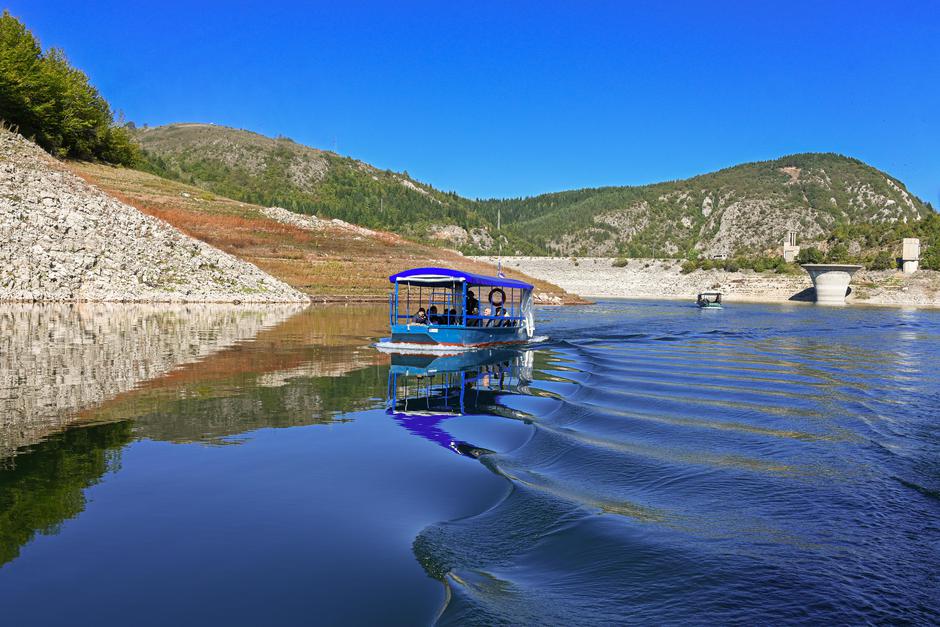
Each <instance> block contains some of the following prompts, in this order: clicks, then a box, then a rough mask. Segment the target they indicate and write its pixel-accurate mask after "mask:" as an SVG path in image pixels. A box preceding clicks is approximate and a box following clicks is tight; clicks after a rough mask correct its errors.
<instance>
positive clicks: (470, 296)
mask: <svg viewBox="0 0 940 627" xmlns="http://www.w3.org/2000/svg"><path fill="white" fill-rule="evenodd" d="M479 313H480V301H478V300H477V295H476V294H474V293H473V292H472V291H470V292H467V315H468V316H476V315H478V314H479ZM469 326H471V327H478V326H480V321H479V320H471V321H470V322H469Z"/></svg>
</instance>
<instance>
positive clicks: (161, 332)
mask: <svg viewBox="0 0 940 627" xmlns="http://www.w3.org/2000/svg"><path fill="white" fill-rule="evenodd" d="M300 310H301V309H300V307H298V306H290V305H289V306H273V307H251V308H249V307H239V306H234V305H185V306H168V305H159V306H158V305H114V304H82V305H32V304H5V305H2V306H0V457H3V456H6V455H9V454H10V453H12V452H13V451H15V450H16V449H17V448H20V447H22V446H26V445H29V444H32V443H35V442H36V441H38V440H40V439H41V438H42V437H44V436H45V435H47V434H49V433H52V432H55V431H57V430H60V429H62V428H63V427H65V426H67V425H69V424H71V423H73V422H74V421H75V420H76V419H77V418H78V413H79V412H81V411H82V410H87V409H88V408H91V407H95V406H97V405H99V404H100V403H102V402H105V401H107V400H108V399H110V398H113V397H115V396H117V395H119V394H121V393H123V392H127V391H128V390H132V389H133V388H135V386H138V385H140V384H141V383H143V382H145V381H148V380H152V379H156V378H158V377H161V376H163V375H165V374H166V373H168V372H170V371H171V370H173V369H174V368H176V367H178V366H179V365H180V364H185V363H191V362H195V361H199V360H203V359H205V358H206V357H207V356H209V355H211V354H213V353H215V352H217V351H219V350H222V349H224V348H225V347H228V346H232V345H234V344H236V343H237V342H239V341H243V340H246V339H250V338H252V337H254V336H256V335H257V334H258V332H259V331H261V330H262V329H264V328H266V327H270V326H272V325H276V324H278V323H280V322H282V321H284V320H285V319H287V318H289V317H290V316H292V315H294V314H296V313H297V312H298V311H300Z"/></svg>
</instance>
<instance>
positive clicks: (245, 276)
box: [0, 129, 308, 302]
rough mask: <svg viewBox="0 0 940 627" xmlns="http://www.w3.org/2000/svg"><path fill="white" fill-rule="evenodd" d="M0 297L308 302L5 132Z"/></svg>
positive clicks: (0, 177)
mask: <svg viewBox="0 0 940 627" xmlns="http://www.w3.org/2000/svg"><path fill="white" fill-rule="evenodd" d="M0 300H6V301H11V300H12V301H69V300H77V301H133V302H147V301H152V302H235V301H242V302H306V301H307V300H308V299H307V297H306V296H305V295H304V294H302V293H300V292H298V291H296V290H294V289H293V288H291V287H290V286H288V285H287V284H286V283H283V282H281V281H279V280H278V279H275V278H274V277H271V276H269V275H268V274H265V273H264V272H262V271H261V270H259V269H258V268H257V267H256V266H254V265H252V264H250V263H246V262H244V261H241V260H239V259H237V258H235V257H233V256H231V255H228V254H226V253H224V252H222V251H219V250H217V249H215V248H213V247H212V246H210V245H208V244H206V243H204V242H201V241H199V240H196V239H193V238H191V237H188V236H187V235H184V234H183V233H181V232H180V231H178V230H177V229H175V228H173V227H172V226H170V225H169V224H167V223H165V222H163V221H161V220H158V219H156V218H153V217H151V216H147V215H144V214H143V213H141V212H140V211H138V210H137V209H135V208H134V207H131V206H129V205H126V204H124V203H122V202H120V201H118V200H116V199H114V198H112V197H110V196H108V195H107V194H105V193H103V192H101V191H100V190H98V189H97V188H95V187H93V186H91V185H89V184H88V183H86V182H85V181H83V180H82V179H80V178H78V177H77V176H75V175H74V174H72V173H71V172H69V171H68V170H66V169H65V168H63V167H62V166H61V165H60V164H59V163H58V162H56V161H55V160H54V159H53V158H51V157H50V156H49V155H47V154H46V153H45V152H43V151H42V150H41V149H40V148H39V147H38V146H36V145H35V144H33V143H32V142H29V141H27V140H26V139H23V138H22V137H20V136H19V135H16V134H15V133H12V132H9V131H7V130H5V129H0Z"/></svg>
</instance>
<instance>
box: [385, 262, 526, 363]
mask: <svg viewBox="0 0 940 627" xmlns="http://www.w3.org/2000/svg"><path fill="white" fill-rule="evenodd" d="M388 280H389V281H390V282H391V283H392V286H393V287H392V291H391V293H390V294H389V299H388V303H389V312H388V317H389V326H390V327H391V334H392V335H391V337H389V338H386V339H385V340H384V341H383V342H382V343H381V344H380V346H381V345H382V344H384V345H385V346H390V347H399V346H400V347H402V348H408V347H417V348H432V349H434V350H446V349H447V348H448V347H450V348H458V349H463V348H476V347H481V346H499V345H505V344H518V343H522V342H526V341H528V340H529V339H530V338H531V337H532V335H533V334H534V332H535V319H534V316H533V313H532V286H531V285H529V284H528V283H524V282H522V281H517V280H515V279H507V278H504V277H502V276H486V275H482V274H472V273H470V272H461V271H459V270H451V269H449V268H413V269H411V270H405V271H404V272H399V273H398V274H393V275H392V276H390V277H389V278H388Z"/></svg>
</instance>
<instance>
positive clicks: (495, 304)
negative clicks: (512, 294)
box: [487, 287, 506, 307]
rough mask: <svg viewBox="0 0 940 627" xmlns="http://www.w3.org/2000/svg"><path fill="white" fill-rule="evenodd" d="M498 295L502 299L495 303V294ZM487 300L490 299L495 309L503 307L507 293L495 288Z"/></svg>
mask: <svg viewBox="0 0 940 627" xmlns="http://www.w3.org/2000/svg"><path fill="white" fill-rule="evenodd" d="M497 293H498V294H499V295H500V297H501V298H500V299H499V302H498V303H497V302H494V301H493V294H497ZM487 298H488V299H489V301H490V304H491V305H493V306H495V307H502V306H503V304H504V303H505V302H506V292H504V291H503V290H502V288H499V287H494V288H493V289H491V290H490V293H489V296H487Z"/></svg>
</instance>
